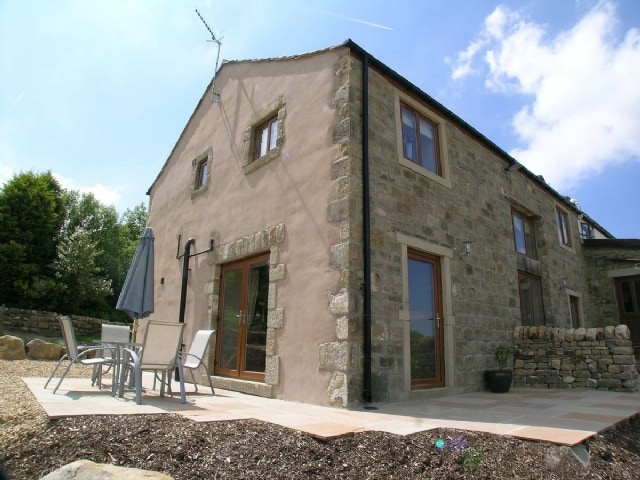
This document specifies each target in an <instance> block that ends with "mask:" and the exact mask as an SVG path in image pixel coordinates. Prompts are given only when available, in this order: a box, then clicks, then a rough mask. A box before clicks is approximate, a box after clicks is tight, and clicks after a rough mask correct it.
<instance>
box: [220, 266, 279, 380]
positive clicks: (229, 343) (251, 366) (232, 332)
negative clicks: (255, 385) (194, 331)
mask: <svg viewBox="0 0 640 480" xmlns="http://www.w3.org/2000/svg"><path fill="white" fill-rule="evenodd" d="M221 277H222V278H221V282H220V304H219V311H218V328H217V333H216V335H217V341H216V362H215V373H216V375H222V376H229V377H238V378H243V379H247V380H257V381H264V370H265V363H266V344H267V302H268V296H269V254H263V255H260V256H256V257H252V258H249V259H244V260H242V261H237V262H233V263H229V264H226V265H223V267H222V273H221Z"/></svg>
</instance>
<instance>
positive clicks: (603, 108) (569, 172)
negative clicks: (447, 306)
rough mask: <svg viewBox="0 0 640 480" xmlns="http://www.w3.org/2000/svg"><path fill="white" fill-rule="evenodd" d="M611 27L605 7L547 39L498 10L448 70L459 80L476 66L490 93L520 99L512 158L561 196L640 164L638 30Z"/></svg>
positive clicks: (612, 16)
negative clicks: (608, 171) (615, 168)
mask: <svg viewBox="0 0 640 480" xmlns="http://www.w3.org/2000/svg"><path fill="white" fill-rule="evenodd" d="M617 25H618V18H617V14H616V10H615V7H614V5H613V4H612V3H611V2H608V1H603V2H600V3H598V4H597V5H596V6H595V7H594V8H593V9H592V10H590V11H589V12H588V13H586V14H585V15H584V16H583V17H582V18H581V19H580V20H579V21H578V22H577V23H576V24H575V25H574V26H573V27H572V28H570V29H567V30H565V31H562V32H559V33H556V34H554V35H550V34H549V32H548V31H547V30H546V29H545V28H544V27H543V26H541V25H538V24H536V23H534V22H532V21H529V20H527V19H525V18H524V17H523V16H522V15H521V14H520V13H519V12H516V11H512V10H509V9H508V8H506V7H503V6H500V7H498V8H496V9H495V10H494V11H493V12H492V13H491V15H489V16H488V17H487V19H486V21H485V28H484V30H483V32H482V33H481V34H480V36H479V38H478V39H476V40H474V41H473V42H472V43H471V44H470V46H469V47H468V48H467V50H465V51H464V52H462V53H461V54H459V58H458V63H456V64H454V65H453V77H454V78H464V77H465V76H467V75H471V74H472V73H473V72H474V69H473V68H472V64H473V61H474V59H480V60H481V61H482V62H483V64H484V66H485V72H486V78H485V85H486V86H487V87H488V88H489V89H490V90H492V91H494V92H497V93H505V92H509V93H517V94H521V96H520V97H519V98H518V99H519V100H522V101H523V102H524V104H523V106H522V107H521V109H520V111H519V112H518V113H517V115H515V117H514V118H513V127H514V129H515V131H516V133H517V134H518V136H519V139H520V146H519V147H518V148H516V149H514V150H513V151H512V152H511V154H512V155H513V156H514V157H515V158H516V159H518V160H519V161H521V162H522V163H523V164H525V165H526V166H527V167H528V168H529V169H530V170H532V171H533V172H534V173H536V174H542V175H543V176H544V177H545V179H546V180H547V181H548V182H549V183H550V184H552V185H553V186H554V187H555V188H558V189H560V190H563V189H568V188H571V187H573V186H575V185H576V184H577V183H579V182H580V181H581V180H582V179H585V178H587V177H589V176H591V175H594V174H597V173H598V172H600V171H602V169H604V168H606V167H607V166H608V165H612V164H616V163H621V162H625V161H629V160H631V159H634V158H635V159H637V158H638V157H640V135H638V132H639V131H640V89H639V88H638V87H637V82H636V80H635V79H637V78H640V30H638V29H630V30H628V31H627V32H623V35H622V36H618V37H616V34H617V33H618V32H616V27H617ZM478 45H480V47H479V48H478ZM482 55H483V56H482Z"/></svg>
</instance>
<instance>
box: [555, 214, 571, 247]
mask: <svg viewBox="0 0 640 480" xmlns="http://www.w3.org/2000/svg"><path fill="white" fill-rule="evenodd" d="M556 218H557V220H558V238H559V239H560V243H562V245H564V246H566V247H570V246H571V236H570V232H569V216H568V215H567V212H565V211H563V210H556Z"/></svg>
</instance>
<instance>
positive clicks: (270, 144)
mask: <svg viewBox="0 0 640 480" xmlns="http://www.w3.org/2000/svg"><path fill="white" fill-rule="evenodd" d="M274 127H275V132H274ZM279 128H280V126H279V125H278V115H277V114H275V115H273V116H272V117H271V118H269V119H268V120H267V121H266V122H263V123H261V124H260V125H258V126H257V127H256V128H255V133H254V143H253V160H254V161H256V160H258V159H259V158H261V157H264V156H266V155H267V154H269V152H271V151H272V150H275V149H276V148H277V147H278V129H279ZM263 132H266V134H267V142H266V143H267V149H266V150H265V151H264V152H263V151H262V136H263ZM274 133H275V138H274Z"/></svg>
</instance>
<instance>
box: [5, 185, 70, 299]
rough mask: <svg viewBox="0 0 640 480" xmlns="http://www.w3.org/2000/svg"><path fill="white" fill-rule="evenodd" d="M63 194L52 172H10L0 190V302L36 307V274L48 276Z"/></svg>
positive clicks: (56, 239)
mask: <svg viewBox="0 0 640 480" xmlns="http://www.w3.org/2000/svg"><path fill="white" fill-rule="evenodd" d="M64 212H65V195H64V190H63V189H62V188H61V187H60V184H59V183H58V182H57V180H56V179H55V178H54V177H53V175H52V174H51V172H46V173H41V174H36V173H33V172H27V173H20V174H17V175H14V176H13V178H12V179H11V180H9V181H8V182H7V183H6V184H5V186H4V187H3V188H2V189H1V190H0V266H1V267H2V271H3V274H2V279H1V280H0V303H6V304H8V305H14V306H22V307H27V308H40V307H41V304H40V302H41V300H42V299H41V298H40V297H39V296H38V293H39V292H38V290H34V289H33V288H32V286H33V284H34V281H35V280H36V279H38V278H47V277H51V275H52V272H51V264H52V262H53V260H54V259H55V258H56V249H57V245H58V241H59V233H60V227H61V225H62V222H63V221H64Z"/></svg>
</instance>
